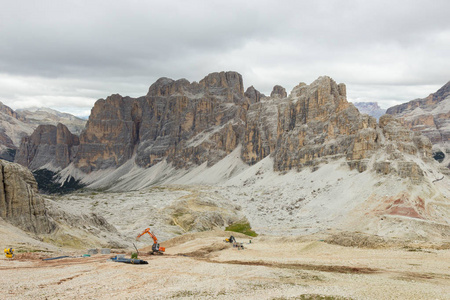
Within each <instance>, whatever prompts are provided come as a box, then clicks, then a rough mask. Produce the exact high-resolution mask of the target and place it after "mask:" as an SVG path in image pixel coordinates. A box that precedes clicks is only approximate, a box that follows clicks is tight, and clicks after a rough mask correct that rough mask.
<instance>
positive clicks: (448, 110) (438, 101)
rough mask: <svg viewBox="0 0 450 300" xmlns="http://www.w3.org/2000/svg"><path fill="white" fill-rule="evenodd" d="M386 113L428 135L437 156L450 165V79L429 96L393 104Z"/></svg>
mask: <svg viewBox="0 0 450 300" xmlns="http://www.w3.org/2000/svg"><path fill="white" fill-rule="evenodd" d="M386 113H388V114H390V115H392V116H394V117H395V118H398V119H400V120H401V122H402V124H403V125H405V126H406V127H407V128H410V129H411V130H413V131H415V132H420V133H422V134H423V135H425V136H427V137H428V138H429V139H430V141H431V143H432V144H433V150H434V153H435V156H436V158H437V159H439V160H440V161H441V162H442V164H443V165H444V166H446V167H450V158H449V157H448V156H449V155H448V153H450V81H449V82H448V83H447V84H445V85H444V86H443V87H441V88H440V89H439V90H438V91H437V92H435V93H433V94H430V95H429V96H428V97H426V98H423V99H416V100H412V101H410V102H407V103H404V104H401V105H397V106H393V107H391V108H389V109H388V110H387V112H386Z"/></svg>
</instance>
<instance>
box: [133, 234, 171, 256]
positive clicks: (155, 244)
mask: <svg viewBox="0 0 450 300" xmlns="http://www.w3.org/2000/svg"><path fill="white" fill-rule="evenodd" d="M146 233H148V234H149V235H150V236H151V237H152V239H153V245H152V252H151V254H164V252H165V251H166V248H164V247H160V246H159V244H158V239H157V238H156V236H155V235H154V234H153V233H152V232H151V231H150V228H147V229H145V230H144V231H143V232H142V233H141V234H140V235H138V236H137V237H136V241H137V240H138V239H139V238H140V237H141V236H143V235H144V234H146Z"/></svg>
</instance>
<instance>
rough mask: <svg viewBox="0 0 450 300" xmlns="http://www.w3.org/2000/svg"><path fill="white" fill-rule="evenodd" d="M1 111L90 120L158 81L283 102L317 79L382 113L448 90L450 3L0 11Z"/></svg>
mask: <svg viewBox="0 0 450 300" xmlns="http://www.w3.org/2000/svg"><path fill="white" fill-rule="evenodd" d="M0 4H1V7H0V101H2V102H3V103H4V104H6V105H8V106H10V107H12V108H13V109H18V108H24V107H30V106H45V107H51V108H54V109H57V110H60V111H65V112H70V113H73V114H75V115H82V116H83V115H84V116H87V115H89V113H90V109H91V108H92V106H93V104H94V103H95V101H96V100H97V99H99V98H105V97H106V96H108V95H110V94H114V93H120V94H121V95H123V96H125V95H127V96H132V97H138V96H143V95H145V94H146V93H147V90H148V87H149V86H150V85H151V84H152V83H153V82H155V81H156V80H157V79H158V78H159V77H170V78H173V79H180V78H186V79H188V80H189V81H191V82H192V81H199V80H201V79H202V78H203V77H204V76H206V75H207V74H209V73H212V72H216V71H237V72H239V73H240V74H242V76H243V79H244V85H245V87H246V88H247V87H248V86H250V85H253V86H254V87H255V88H256V89H258V90H259V91H261V92H262V93H265V94H270V92H271V90H272V87H273V86H274V85H276V84H280V85H282V86H284V87H285V88H286V90H287V91H288V93H289V91H290V90H291V89H292V88H293V87H294V86H295V85H297V84H298V83H299V82H306V83H308V84H309V83H311V82H312V81H314V80H315V79H316V78H317V77H319V76H321V75H328V76H331V77H332V78H333V79H334V80H335V81H337V82H338V83H340V82H343V83H345V84H346V85H347V97H348V100H349V101H353V102H355V101H377V102H378V103H379V104H380V105H381V106H382V107H384V108H387V107H390V106H392V105H395V104H400V103H403V102H406V101H409V100H412V99H415V98H423V97H426V96H427V95H428V94H430V93H433V92H435V91H436V90H437V89H439V88H440V87H441V86H442V85H444V84H445V83H446V82H448V81H449V80H450V72H449V71H450V59H449V57H448V54H449V53H450V20H449V19H450V17H449V15H450V1H448V0H442V1H440V0H433V1H430V0H427V1H376V0H372V1H366V0H361V1H345V0H340V1H317V0H316V1H312V0H311V1H262V0H258V1H230V0H228V1H212V0H204V1H144V0H141V1H112V0H108V1H92V0H91V1H87V0H76V1H67V0H66V1H60V0H54V1H47V0H39V1H35V0H32V1H23V0H21V1H11V0H0Z"/></svg>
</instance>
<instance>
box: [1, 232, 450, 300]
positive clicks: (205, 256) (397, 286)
mask: <svg viewBox="0 0 450 300" xmlns="http://www.w3.org/2000/svg"><path fill="white" fill-rule="evenodd" d="M227 235H229V233H225V232H220V231H217V232H215V231H213V232H203V233H196V234H187V235H183V236H179V237H176V238H174V239H171V240H169V241H166V242H164V245H165V246H166V248H167V250H166V254H165V255H162V256H151V255H143V254H142V252H146V251H148V248H147V249H141V255H140V258H141V259H144V260H147V261H148V262H149V264H148V265H129V264H122V263H116V262H112V261H108V258H110V257H111V256H113V255H114V254H111V255H93V256H91V257H89V258H81V257H77V258H64V259H59V260H52V261H42V260H41V259H40V258H41V257H42V256H43V255H44V254H41V253H19V254H18V255H17V256H16V258H15V259H14V260H7V259H6V258H4V257H3V258H2V259H0V273H1V274H2V275H3V276H0V286H1V287H2V298H3V299H179V298H181V299H450V250H449V249H445V250H437V249H432V248H420V247H417V248H411V247H409V248H407V247H402V246H390V247H388V248H382V249H362V248H356V247H343V246H339V245H332V244H328V243H325V242H324V241H322V240H319V239H318V238H316V237H313V236H309V237H301V238H300V237H268V236H260V237H257V238H253V239H252V240H251V243H250V240H249V238H247V237H245V236H242V235H239V234H237V235H236V236H237V240H238V242H242V243H243V244H244V247H245V249H244V250H237V248H233V247H231V245H230V244H228V243H225V242H224V241H223V239H224V237H225V236H227ZM62 254H68V255H74V256H75V253H61V252H57V253H56V252H55V253H49V254H47V255H50V256H59V255H62ZM80 254H81V253H77V255H80ZM127 256H128V257H129V253H127ZM302 295H303V296H302Z"/></svg>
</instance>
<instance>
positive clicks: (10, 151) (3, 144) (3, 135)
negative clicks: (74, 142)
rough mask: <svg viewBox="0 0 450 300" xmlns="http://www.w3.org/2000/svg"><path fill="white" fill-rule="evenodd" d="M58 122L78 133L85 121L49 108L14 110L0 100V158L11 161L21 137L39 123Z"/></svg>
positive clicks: (53, 123) (29, 132) (28, 134)
mask: <svg viewBox="0 0 450 300" xmlns="http://www.w3.org/2000/svg"><path fill="white" fill-rule="evenodd" d="M59 123H62V124H65V125H66V126H68V128H69V130H70V131H71V132H73V133H75V134H79V133H80V132H81V131H82V129H83V128H84V126H85V124H86V121H85V120H82V119H80V118H77V117H75V116H73V115H71V114H67V113H61V112H59V111H56V110H53V109H50V108H30V109H18V110H16V111H14V110H13V109H11V108H10V107H8V106H7V105H5V104H3V103H1V102H0V158H1V159H5V160H8V161H13V160H14V157H15V154H16V151H17V150H18V149H19V147H20V144H21V142H22V139H23V138H25V137H28V136H30V135H31V134H32V133H33V131H34V130H35V129H36V128H37V127H38V126H39V125H48V124H51V125H54V127H56V126H57V125H58V124H59Z"/></svg>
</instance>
